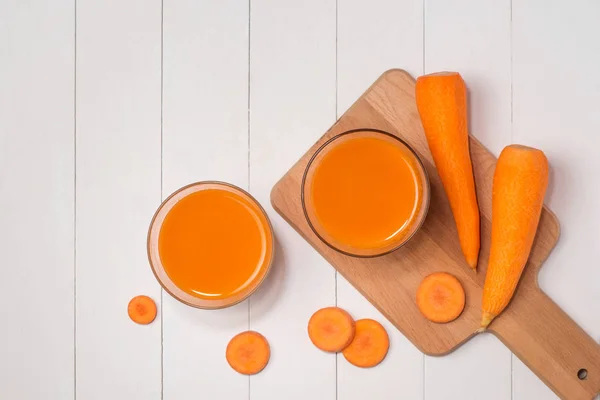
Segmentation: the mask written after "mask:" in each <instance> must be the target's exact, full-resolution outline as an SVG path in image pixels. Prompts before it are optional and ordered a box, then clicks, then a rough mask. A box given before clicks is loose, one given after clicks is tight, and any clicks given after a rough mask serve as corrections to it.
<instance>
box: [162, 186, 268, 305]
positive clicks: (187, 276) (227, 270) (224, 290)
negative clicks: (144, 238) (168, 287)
mask: <svg viewBox="0 0 600 400" xmlns="http://www.w3.org/2000/svg"><path fill="white" fill-rule="evenodd" d="M270 235H271V232H270V227H269V223H268V221H267V219H266V218H265V216H264V214H263V213H262V210H261V209H260V208H259V207H258V206H257V205H256V204H255V203H254V202H253V201H252V200H251V199H250V198H248V197H247V196H245V195H242V194H240V193H237V192H234V191H231V190H227V189H214V188H212V189H205V190H200V191H197V192H193V193H191V194H189V195H187V196H185V197H183V198H181V199H180V200H179V201H178V202H177V203H175V205H173V207H172V208H171V210H170V211H169V212H168V214H167V215H166V217H165V219H164V221H163V223H162V227H161V229H160V234H159V239H158V249H159V254H160V259H161V263H162V264H163V267H164V269H165V272H166V273H167V275H168V276H169V278H170V279H171V280H172V281H173V283H174V284H175V285H176V286H178V287H179V288H180V289H182V290H183V291H185V292H187V293H188V294H191V295H193V296H196V297H200V298H206V299H223V298H227V297H230V296H233V295H235V294H237V293H239V292H240V291H243V290H244V289H247V288H248V287H249V286H250V285H252V284H254V283H255V280H256V278H257V276H258V275H259V272H260V271H261V270H262V269H263V268H267V266H268V264H269V263H270V259H271V254H272V253H271V252H272V249H271V240H270V239H271V237H270Z"/></svg>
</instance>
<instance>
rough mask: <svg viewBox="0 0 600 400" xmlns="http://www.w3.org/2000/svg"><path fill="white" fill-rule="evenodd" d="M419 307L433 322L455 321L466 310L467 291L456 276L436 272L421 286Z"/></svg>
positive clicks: (418, 294) (418, 298) (418, 299)
mask: <svg viewBox="0 0 600 400" xmlns="http://www.w3.org/2000/svg"><path fill="white" fill-rule="evenodd" d="M417 306H418V307H419V310H420V311H421V314H423V315H424V316H425V318H427V319H428V320H430V321H432V322H438V323H444V322H450V321H454V320H455V319H456V318H458V316H459V315H460V314H461V313H462V311H463V309H464V308H465V290H464V289H463V287H462V285H461V284H460V282H459V281H458V279H456V278H455V277H454V276H452V275H450V274H448V273H446V272H436V273H433V274H431V275H429V276H427V277H426V278H425V279H423V282H421V284H420V285H419V289H418V290H417Z"/></svg>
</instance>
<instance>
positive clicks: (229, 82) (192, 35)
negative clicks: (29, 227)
mask: <svg viewBox="0 0 600 400" xmlns="http://www.w3.org/2000/svg"><path fill="white" fill-rule="evenodd" d="M163 60H164V61H163V63H164V64H163V65H164V71H163V73H164V75H163V79H164V83H163V198H164V197H166V196H168V195H169V194H170V193H172V192H173V191H175V190H176V189H178V188H179V187H181V186H184V185H186V184H189V183H192V182H196V181H200V180H221V181H227V182H230V183H233V184H235V185H238V186H240V187H241V188H243V189H247V184H248V1H247V0H226V1H217V2H212V1H211V2H206V1H195V0H171V1H166V2H165V4H164V49H163ZM163 302H164V317H163V318H164V320H163V321H164V339H163V341H164V398H165V399H174V400H175V399H176V400H180V399H181V400H185V399H200V398H203V399H204V398H205V399H245V398H247V397H248V378H247V377H245V376H242V375H240V374H238V373H237V372H235V371H233V370H232V369H231V368H230V367H229V365H228V364H227V362H226V360H225V348H226V346H227V342H228V341H229V339H230V338H231V337H232V336H234V335H235V334H237V333H238V332H241V331H243V330H246V329H247V328H248V303H247V302H243V303H241V304H239V305H236V306H234V307H232V308H227V309H223V310H217V311H207V310H198V309H194V308H191V307H188V306H186V305H183V304H181V303H179V302H178V301H177V300H175V299H173V298H172V297H170V296H169V294H168V293H166V292H164V293H163ZM223 382H227V383H226V384H224V383H223Z"/></svg>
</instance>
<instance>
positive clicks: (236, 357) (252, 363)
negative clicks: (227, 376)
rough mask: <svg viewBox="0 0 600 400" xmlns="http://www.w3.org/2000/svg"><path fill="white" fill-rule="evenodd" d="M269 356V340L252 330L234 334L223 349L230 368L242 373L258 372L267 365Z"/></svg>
mask: <svg viewBox="0 0 600 400" xmlns="http://www.w3.org/2000/svg"><path fill="white" fill-rule="evenodd" d="M270 357H271V349H270V347H269V342H267V339H265V337H264V336H263V335H261V334H260V333H258V332H254V331H246V332H242V333H238V334H237V335H235V336H234V337H233V338H232V339H231V340H230V341H229V344H228V345H227V350H226V351H225V358H226V359H227V362H228V363H229V365H230V366H231V368H233V369H234V370H236V371H237V372H239V373H240V374H244V375H254V374H258V373H259V372H260V371H262V370H263V369H264V368H265V367H266V366H267V363H268V362H269V358H270Z"/></svg>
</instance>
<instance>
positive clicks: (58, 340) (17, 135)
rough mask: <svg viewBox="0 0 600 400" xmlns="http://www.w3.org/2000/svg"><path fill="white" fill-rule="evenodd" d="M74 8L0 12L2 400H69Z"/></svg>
mask: <svg viewBox="0 0 600 400" xmlns="http://www.w3.org/2000/svg"><path fill="white" fill-rule="evenodd" d="M74 13H75V10H74V4H73V1H70V0H67V1H65V0H59V1H55V2H46V1H29V2H23V1H18V0H9V1H3V2H1V3H0V60H1V61H0V188H1V196H0V253H1V254H2V261H3V262H2V267H1V271H2V279H0V304H2V306H1V307H0V320H1V321H2V329H0V398H3V399H35V398H40V399H41V398H44V399H51V400H63V399H72V398H73V392H74V390H73V388H74V379H73V370H74V367H73V357H74V340H75V338H74V322H73V321H74V320H73V318H74V308H73V305H74V304H73V293H74V283H73V282H74V280H73V279H74V264H73V263H74V255H73V250H74V243H73V236H74V226H73V218H74V193H73V192H74V189H73V183H74V168H73V163H74V150H73V147H74V141H73V138H74V136H73V117H74V111H73V107H74V97H73V87H74V32H75V19H74Z"/></svg>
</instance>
